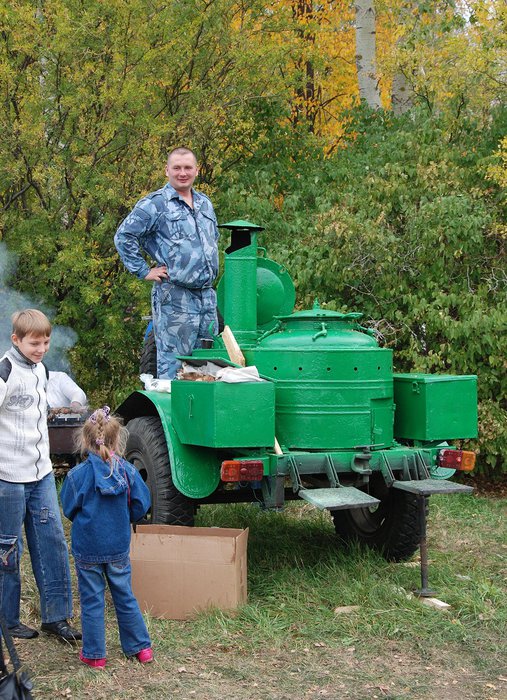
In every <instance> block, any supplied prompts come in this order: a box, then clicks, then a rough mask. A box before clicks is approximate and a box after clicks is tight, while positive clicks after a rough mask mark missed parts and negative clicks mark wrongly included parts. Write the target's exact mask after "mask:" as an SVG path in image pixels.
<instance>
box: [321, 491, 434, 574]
mask: <svg viewBox="0 0 507 700" xmlns="http://www.w3.org/2000/svg"><path fill="white" fill-rule="evenodd" d="M370 493H371V495H372V496H375V497H376V498H379V499H380V505H379V506H378V507H377V508H376V509H370V508H354V509H351V510H338V511H334V512H333V513H332V518H333V522H334V528H335V531H336V534H337V535H338V536H339V537H340V539H341V540H342V541H343V542H345V543H346V544H349V543H352V542H358V543H359V544H363V545H366V546H367V547H370V549H374V550H376V551H378V552H380V553H381V554H382V555H383V556H384V557H385V558H386V559H387V560H388V561H405V560H406V559H410V557H411V556H412V555H413V554H414V552H415V551H416V550H417V549H418V547H419V542H420V539H421V537H420V527H419V507H418V501H417V496H415V495H414V494H411V493H407V492H406V491H398V490H397V489H388V488H387V487H385V484H382V485H381V486H380V488H377V489H375V488H373V489H370ZM427 512H428V499H427V498H426V514H427Z"/></svg>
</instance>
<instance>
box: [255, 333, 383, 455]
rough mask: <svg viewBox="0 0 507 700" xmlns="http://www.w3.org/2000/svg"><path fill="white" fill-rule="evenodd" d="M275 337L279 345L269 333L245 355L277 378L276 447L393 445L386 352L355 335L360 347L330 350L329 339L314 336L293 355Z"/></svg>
mask: <svg viewBox="0 0 507 700" xmlns="http://www.w3.org/2000/svg"><path fill="white" fill-rule="evenodd" d="M279 335H280V338H279V342H278V339H277V334H274V335H271V336H270V337H269V338H266V339H265V340H264V341H262V342H261V343H260V344H259V346H258V348H256V349H254V350H252V351H246V352H245V355H246V357H247V360H248V362H249V363H250V364H254V365H256V366H257V368H258V370H259V372H260V373H261V374H262V375H263V376H268V377H271V378H272V379H274V380H276V435H277V438H278V441H279V442H280V444H283V445H285V446H286V447H288V448H289V449H303V450H333V449H348V448H353V447H357V446H359V445H376V446H377V447H390V446H391V445H392V443H393V421H394V413H393V411H394V406H393V385H392V353H391V351H390V350H387V349H384V348H378V347H377V346H376V344H375V342H374V340H373V339H372V338H370V337H369V336H366V335H364V334H362V333H358V332H355V333H354V335H355V336H357V338H358V339H359V340H357V339H356V343H359V346H357V345H355V346H354V345H353V346H352V347H351V346H350V345H345V347H343V348H340V347H333V346H332V345H331V346H330V343H331V338H318V339H317V340H316V341H315V342H314V343H313V344H312V345H309V342H311V340H310V341H307V342H306V343H305V342H301V344H300V345H299V346H296V347H297V351H296V352H295V351H294V348H292V347H291V345H290V342H289V341H288V340H287V339H285V340H284V341H282V337H281V336H283V335H285V334H282V333H280V334H279ZM363 339H364V340H365V341H366V342H365V344H364V345H361V343H362V342H363ZM333 340H334V342H339V341H337V339H336V337H334V338H333ZM282 343H285V346H284V345H283V344H282ZM372 343H373V345H372Z"/></svg>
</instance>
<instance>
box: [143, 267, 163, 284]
mask: <svg viewBox="0 0 507 700" xmlns="http://www.w3.org/2000/svg"><path fill="white" fill-rule="evenodd" d="M144 279H145V280H148V281H150V282H163V281H164V280H168V279H169V275H168V274H167V267H166V266H165V265H161V266H160V267H152V268H151V270H150V271H149V272H148V274H147V275H146V277H145V278H144Z"/></svg>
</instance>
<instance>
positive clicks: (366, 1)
mask: <svg viewBox="0 0 507 700" xmlns="http://www.w3.org/2000/svg"><path fill="white" fill-rule="evenodd" d="M354 8H355V12H356V68H357V81H358V83H359V95H360V97H361V99H362V100H365V101H366V103H367V104H368V106H369V107H372V108H373V109H378V108H379V107H380V106H381V104H380V91H379V88H378V80H377V74H376V61H375V8H374V2H373V0H356V2H355V4H354Z"/></svg>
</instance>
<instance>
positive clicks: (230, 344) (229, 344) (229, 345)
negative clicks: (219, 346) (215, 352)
mask: <svg viewBox="0 0 507 700" xmlns="http://www.w3.org/2000/svg"><path fill="white" fill-rule="evenodd" d="M222 340H223V341H224V345H225V349H226V350H227V353H228V355H229V358H230V359H231V361H232V362H235V363H236V364H237V365H240V366H241V367H245V365H246V361H245V356H244V355H243V353H242V352H241V348H240V347H239V345H238V342H237V340H236V338H235V337H234V333H233V332H232V331H231V329H230V328H229V326H225V327H224V330H223V331H222Z"/></svg>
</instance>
